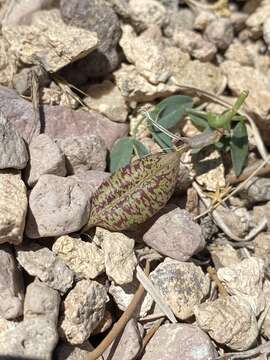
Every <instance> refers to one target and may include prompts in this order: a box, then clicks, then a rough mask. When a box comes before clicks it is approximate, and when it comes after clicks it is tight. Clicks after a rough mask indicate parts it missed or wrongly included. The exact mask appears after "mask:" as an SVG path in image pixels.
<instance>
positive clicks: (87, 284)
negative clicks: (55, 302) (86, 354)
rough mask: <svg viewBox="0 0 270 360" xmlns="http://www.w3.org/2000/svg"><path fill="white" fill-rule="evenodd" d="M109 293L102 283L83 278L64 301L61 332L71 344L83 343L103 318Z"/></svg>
mask: <svg viewBox="0 0 270 360" xmlns="http://www.w3.org/2000/svg"><path fill="white" fill-rule="evenodd" d="M106 299H107V293H106V290H105V288H104V286H102V285H101V284H99V283H97V282H96V281H91V280H81V281H79V282H78V283H77V284H76V286H75V287H74V288H73V289H72V290H71V291H70V292H69V294H68V295H67V297H66V299H65V301H64V313H63V315H62V317H61V319H60V332H61V333H62V336H63V337H64V338H65V339H66V340H67V341H68V342H70V343H71V344H82V343H83V342H84V341H85V340H86V339H87V338H88V337H89V336H90V335H91V333H92V331H93V330H94V329H95V327H96V326H97V325H98V324H99V322H100V321H101V320H102V318H103V316H104V312H105V303H106Z"/></svg>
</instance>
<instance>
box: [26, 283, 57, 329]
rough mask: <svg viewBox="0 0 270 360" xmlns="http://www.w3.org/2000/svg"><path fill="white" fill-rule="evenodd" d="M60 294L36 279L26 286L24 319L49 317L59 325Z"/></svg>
mask: <svg viewBox="0 0 270 360" xmlns="http://www.w3.org/2000/svg"><path fill="white" fill-rule="evenodd" d="M60 300H61V298H60V294H59V292H58V291H57V290H54V289H52V288H51V287H49V286H47V285H46V284H44V283H42V282H40V281H39V280H38V279H35V281H34V282H32V283H31V284H29V285H28V286H27V288H26V294H25V301H24V309H23V314H24V320H26V319H35V318H38V319H48V320H51V321H52V322H53V323H54V324H55V326H57V321H58V313H59V305H60Z"/></svg>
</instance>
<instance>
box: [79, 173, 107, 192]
mask: <svg viewBox="0 0 270 360" xmlns="http://www.w3.org/2000/svg"><path fill="white" fill-rule="evenodd" d="M110 176H111V173H107V172H104V171H99V170H88V171H84V172H81V173H78V174H75V175H73V176H72V178H74V179H75V180H76V181H78V183H80V184H81V185H82V186H83V189H84V191H88V192H89V196H90V197H91V196H92V195H93V194H94V192H95V191H97V189H98V188H99V187H100V185H101V184H102V183H103V181H105V180H106V179H108V177H110Z"/></svg>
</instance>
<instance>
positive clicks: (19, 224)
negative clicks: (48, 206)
mask: <svg viewBox="0 0 270 360" xmlns="http://www.w3.org/2000/svg"><path fill="white" fill-rule="evenodd" d="M26 212H27V194H26V187H25V185H24V183H23V181H22V180H21V179H20V177H19V176H18V175H15V174H13V173H0V244H2V243H5V242H9V243H11V244H16V245H17V244H20V243H21V242H22V240H23V232H24V225H25V216H26Z"/></svg>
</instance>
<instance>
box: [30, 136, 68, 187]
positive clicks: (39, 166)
mask: <svg viewBox="0 0 270 360" xmlns="http://www.w3.org/2000/svg"><path fill="white" fill-rule="evenodd" d="M29 154H30V161H29V163H28V166H27V169H26V176H25V178H26V181H27V184H28V186H30V187H33V186H34V185H35V184H36V183H37V181H38V179H39V178H40V176H41V175H44V174H53V175H58V176H65V175H66V166H65V157H64V155H63V153H62V152H61V150H60V149H59V147H58V146H57V145H56V144H55V142H54V141H53V140H52V139H51V138H50V137H49V136H48V135H46V134H40V135H38V136H36V137H34V139H33V140H32V141H31V143H30V145H29Z"/></svg>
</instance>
